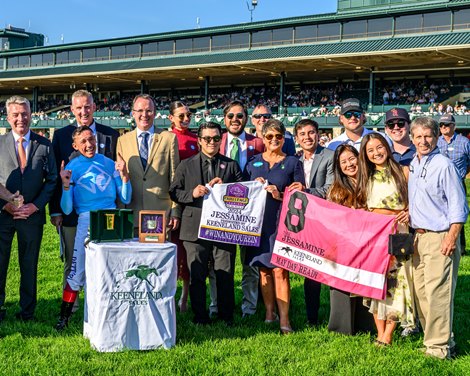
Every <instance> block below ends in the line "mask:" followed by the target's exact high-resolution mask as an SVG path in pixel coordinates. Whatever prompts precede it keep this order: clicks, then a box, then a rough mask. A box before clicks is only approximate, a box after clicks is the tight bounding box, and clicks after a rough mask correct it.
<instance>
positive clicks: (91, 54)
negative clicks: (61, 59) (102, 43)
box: [82, 48, 96, 61]
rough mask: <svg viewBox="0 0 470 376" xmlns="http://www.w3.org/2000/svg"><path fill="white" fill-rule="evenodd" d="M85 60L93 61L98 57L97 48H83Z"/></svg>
mask: <svg viewBox="0 0 470 376" xmlns="http://www.w3.org/2000/svg"><path fill="white" fill-rule="evenodd" d="M82 52H83V61H93V60H95V59H96V50H95V49H94V48H87V49H86V50H83V51H82Z"/></svg>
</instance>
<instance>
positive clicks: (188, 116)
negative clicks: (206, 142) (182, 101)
mask: <svg viewBox="0 0 470 376" xmlns="http://www.w3.org/2000/svg"><path fill="white" fill-rule="evenodd" d="M185 116H186V117H187V118H188V119H191V117H192V116H193V114H192V113H191V112H186V113H185V114H179V115H178V119H180V120H184V117H185Z"/></svg>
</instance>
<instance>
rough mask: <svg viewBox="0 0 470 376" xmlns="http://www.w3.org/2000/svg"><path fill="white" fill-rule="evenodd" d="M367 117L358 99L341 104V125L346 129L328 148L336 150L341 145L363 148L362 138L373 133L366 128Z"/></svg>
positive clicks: (346, 100)
mask: <svg viewBox="0 0 470 376" xmlns="http://www.w3.org/2000/svg"><path fill="white" fill-rule="evenodd" d="M365 122H366V117H365V115H364V110H363V108H362V106H361V102H360V101H359V99H357V98H349V99H345V100H344V101H343V103H342V104H341V111H340V116H339V123H340V124H341V125H342V126H343V127H344V132H343V133H341V134H340V135H339V136H337V137H335V138H333V139H332V140H331V141H330V142H329V143H328V144H327V148H328V149H331V150H336V148H337V147H338V146H339V145H342V144H349V145H352V146H354V147H355V148H356V149H357V150H359V147H360V146H361V141H362V138H363V137H364V136H365V135H366V134H368V133H371V132H373V131H371V130H369V129H367V128H364V123H365Z"/></svg>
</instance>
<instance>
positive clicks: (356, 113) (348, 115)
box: [343, 111, 362, 119]
mask: <svg viewBox="0 0 470 376" xmlns="http://www.w3.org/2000/svg"><path fill="white" fill-rule="evenodd" d="M343 116H344V117H345V118H346V119H351V118H352V117H353V116H354V117H355V118H356V119H359V118H360V117H361V116H362V112H359V111H348V112H346V113H345V114H344V115H343Z"/></svg>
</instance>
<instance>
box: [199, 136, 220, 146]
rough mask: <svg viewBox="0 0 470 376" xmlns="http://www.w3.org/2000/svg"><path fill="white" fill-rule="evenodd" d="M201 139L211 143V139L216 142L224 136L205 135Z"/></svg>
mask: <svg viewBox="0 0 470 376" xmlns="http://www.w3.org/2000/svg"><path fill="white" fill-rule="evenodd" d="M199 138H200V139H202V140H204V141H206V143H208V144H209V143H210V142H211V141H214V142H219V141H220V140H221V139H222V137H220V136H214V137H211V136H204V137H199Z"/></svg>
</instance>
